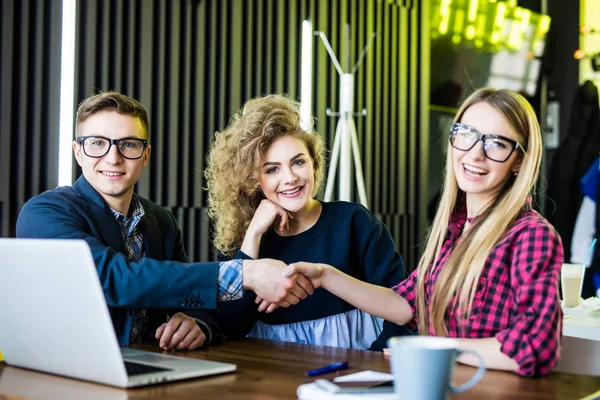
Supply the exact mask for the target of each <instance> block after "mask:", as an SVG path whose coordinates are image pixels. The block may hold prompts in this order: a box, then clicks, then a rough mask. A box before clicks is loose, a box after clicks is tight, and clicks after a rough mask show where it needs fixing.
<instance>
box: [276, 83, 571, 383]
mask: <svg viewBox="0 0 600 400" xmlns="http://www.w3.org/2000/svg"><path fill="white" fill-rule="evenodd" d="M541 158H542V138H541V134H540V128H539V125H538V122H537V119H536V116H535V113H534V111H533V109H532V108H531V106H530V105H529V103H528V102H527V101H526V100H525V99H524V98H523V97H522V96H520V95H519V94H517V93H515V92H511V91H508V90H494V89H480V90H478V91H476V92H475V93H474V94H473V95H471V96H470V97H469V98H468V99H467V100H466V102H465V103H464V104H463V105H462V107H461V108H460V110H459V111H458V113H457V115H456V118H455V123H454V124H453V125H452V128H451V131H450V140H449V146H448V154H447V158H446V178H445V183H444V189H443V193H442V197H441V200H440V205H439V207H438V210H437V214H436V217H435V219H434V222H433V226H432V228H431V231H430V233H429V238H428V241H427V246H426V248H425V252H424V254H423V256H422V258H421V260H420V262H419V265H418V268H417V269H416V270H415V271H414V272H413V273H412V274H411V275H410V276H409V277H408V278H407V279H406V280H405V281H403V282H401V283H400V284H398V285H397V286H395V287H394V288H392V289H391V290H390V289H386V288H382V287H377V286H374V285H368V284H365V283H362V282H359V281H357V280H355V279H352V278H351V277H348V276H346V275H344V274H341V273H340V272H339V271H337V270H336V269H335V268H332V267H330V266H328V265H323V264H309V263H296V264H294V265H291V266H289V269H288V271H289V273H294V272H300V273H303V274H304V275H305V276H306V277H308V278H309V279H311V280H312V281H313V285H315V287H317V286H320V287H322V288H325V289H327V290H328V291H330V292H331V293H333V294H335V295H337V296H340V297H341V298H343V299H344V300H346V301H348V302H349V303H350V304H353V305H354V306H356V307H358V308H360V309H362V310H365V311H366V312H369V313H371V314H373V315H377V316H380V317H382V318H385V319H386V320H389V321H393V322H395V323H397V324H401V325H402V324H413V325H416V326H418V329H419V332H420V333H421V334H429V335H437V336H450V337H455V338H459V342H460V345H461V346H462V348H463V349H471V350H476V351H478V352H479V353H480V354H481V355H482V356H483V357H484V359H485V364H486V366H487V367H488V368H493V369H503V370H510V371H515V372H516V373H517V374H519V375H524V376H532V375H538V374H546V373H548V372H549V371H550V370H551V369H552V367H553V366H554V365H555V364H556V361H557V359H558V356H559V353H560V345H559V338H560V334H561V322H562V316H561V308H560V303H559V300H558V293H557V288H558V279H559V271H560V266H561V264H562V261H563V251H562V244H561V241H560V237H559V236H558V234H557V233H556V232H555V230H554V228H553V227H552V226H551V225H550V224H549V223H548V222H547V221H546V220H545V219H544V218H543V217H542V216H541V215H540V214H538V213H537V212H535V211H534V210H532V208H531V201H530V199H531V197H530V196H531V194H532V192H533V190H534V188H535V184H536V181H537V178H538V173H539V168H540V162H541ZM270 307H271V306H270ZM460 361H462V362H464V363H466V364H475V363H477V361H476V360H475V359H473V358H469V357H467V356H465V357H464V358H462V359H461V360H460Z"/></svg>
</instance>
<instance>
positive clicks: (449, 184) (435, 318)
mask: <svg viewBox="0 0 600 400" xmlns="http://www.w3.org/2000/svg"><path fill="white" fill-rule="evenodd" d="M479 102H485V103H487V104H489V105H490V106H492V107H493V108H494V109H496V110H497V111H498V112H500V113H501V114H502V115H503V116H504V118H505V119H506V121H507V122H508V124H509V125H510V127H511V128H512V130H513V132H514V133H515V135H516V139H515V140H516V141H517V142H518V143H519V148H520V149H521V150H520V151H521V152H522V162H521V168H520V171H519V174H518V175H517V176H516V177H511V178H510V179H509V180H508V181H507V182H506V184H505V185H504V187H502V188H501V190H500V192H499V194H498V196H497V197H496V199H495V200H494V201H493V202H492V204H490V205H489V206H488V207H487V208H486V209H485V211H484V212H483V213H482V214H481V215H480V216H479V217H478V218H477V219H476V220H475V222H474V224H473V226H472V227H471V229H470V230H469V231H468V232H467V233H466V235H465V237H463V238H462V239H461V241H460V242H459V243H458V244H457V245H456V246H455V248H454V249H453V251H452V254H451V255H450V257H449V258H448V261H447V262H446V264H445V266H444V268H443V269H442V271H441V272H440V274H439V276H438V278H437V280H436V282H435V286H434V291H433V297H432V299H431V305H430V309H431V316H429V315H428V311H427V304H426V292H425V278H426V276H427V274H428V273H430V271H431V269H432V268H433V264H434V262H436V260H438V258H439V256H440V251H441V248H442V245H443V243H444V240H445V238H446V234H447V231H448V223H449V221H450V217H451V215H452V213H453V212H455V211H457V210H459V209H460V208H462V207H464V206H465V193H464V192H463V191H461V190H460V189H459V187H458V183H457V181H456V177H455V175H454V168H453V163H452V151H454V150H453V149H452V148H450V147H448V151H447V155H446V172H445V174H446V176H445V180H444V186H443V191H442V195H441V199H440V204H439V206H438V209H437V212H436V215H435V218H434V221H433V225H432V227H431V230H430V232H429V237H428V239H427V245H426V247H425V252H424V254H423V256H422V257H421V260H420V262H419V266H418V268H419V272H418V285H417V312H418V316H419V317H418V321H419V332H420V333H422V334H428V333H429V328H430V327H429V317H431V324H432V325H433V331H434V333H435V334H436V335H442V336H445V335H447V333H448V332H447V327H446V320H445V317H446V312H447V310H448V308H449V307H457V308H458V309H459V310H460V311H461V312H460V315H462V316H463V317H464V318H468V316H469V315H470V311H471V309H472V304H473V299H474V297H475V292H476V289H477V284H478V282H479V279H480V276H481V272H482V270H483V267H484V265H485V261H486V259H487V257H488V255H489V254H490V252H491V251H492V249H493V248H494V247H495V246H496V245H497V244H498V243H499V241H500V240H501V239H502V237H503V236H504V234H505V233H506V231H507V230H508V228H509V227H510V225H511V224H512V223H513V222H514V221H515V220H516V219H517V217H518V215H519V214H520V213H521V210H522V208H523V206H524V205H525V204H527V201H528V197H529V196H530V195H532V194H533V192H534V190H535V183H536V181H537V178H538V175H539V169H540V163H541V159H542V136H541V132H540V127H539V124H538V121H537V118H536V115H535V112H534V111H533V108H532V107H531V105H530V104H529V102H527V100H525V98H523V96H521V95H519V94H518V93H515V92H513V91H510V90H496V89H491V88H483V89H479V90H477V91H476V92H475V93H473V94H472V95H471V96H469V98H468V99H467V100H466V101H465V102H464V103H463V105H462V106H461V108H460V109H459V110H458V113H457V114H456V117H455V119H454V121H460V120H461V118H462V116H463V114H464V113H465V111H466V110H467V109H468V108H469V107H471V106H472V105H473V104H476V103H479ZM517 151H518V150H517ZM517 154H518V153H517ZM513 157H514V155H513ZM456 296H458V302H456V301H455V298H456Z"/></svg>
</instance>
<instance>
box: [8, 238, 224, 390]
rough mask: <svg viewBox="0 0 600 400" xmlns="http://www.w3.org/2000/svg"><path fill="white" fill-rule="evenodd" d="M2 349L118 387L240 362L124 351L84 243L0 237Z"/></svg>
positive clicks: (14, 360)
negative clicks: (230, 362) (229, 362)
mask: <svg viewBox="0 0 600 400" xmlns="http://www.w3.org/2000/svg"><path fill="white" fill-rule="evenodd" d="M0 349H1V350H2V353H3V355H4V358H5V361H6V363H7V364H9V365H12V366H15V367H24V368H29V369H34V370H38V371H43V372H49V373H52V374H56V375H64V376H69V377H73V378H78V379H84V380H88V381H93V382H99V383H103V384H107V385H112V386H118V387H134V386H143V385H150V384H155V383H161V382H167V381H173V380H179V379H187V378H193V377H199V376H206V375H214V374H221V373H225V372H231V371H235V369H236V366H235V364H228V363H222V362H214V361H207V360H197V359H192V358H184V357H176V356H171V355H163V354H159V353H151V352H146V351H140V350H133V349H127V348H123V349H121V348H119V344H118V342H117V338H116V335H115V331H114V328H113V325H112V321H111V319H110V315H109V312H108V307H107V305H106V301H105V299H104V294H103V292H102V288H101V286H100V281H99V279H98V274H97V272H96V267H95V264H94V260H93V258H92V254H91V252H90V249H89V247H88V245H87V243H86V242H84V241H83V240H54V239H0ZM128 371H129V372H128Z"/></svg>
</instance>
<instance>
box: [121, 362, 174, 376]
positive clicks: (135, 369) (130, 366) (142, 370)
mask: <svg viewBox="0 0 600 400" xmlns="http://www.w3.org/2000/svg"><path fill="white" fill-rule="evenodd" d="M124 363H125V369H127V375H128V376H134V375H141V374H149V373H152V372H160V371H172V370H171V369H169V368H159V367H152V366H150V365H144V364H136V363H132V362H129V361H124Z"/></svg>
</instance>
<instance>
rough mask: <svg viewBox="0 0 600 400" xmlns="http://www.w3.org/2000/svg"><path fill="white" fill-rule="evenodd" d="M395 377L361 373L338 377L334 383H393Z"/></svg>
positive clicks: (384, 374)
mask: <svg viewBox="0 0 600 400" xmlns="http://www.w3.org/2000/svg"><path fill="white" fill-rule="evenodd" d="M392 380H394V375H392V374H388V373H385V372H378V371H372V370H367V371H360V372H356V373H354V374H349V375H344V376H338V377H336V378H334V379H333V381H334V382H377V381H392Z"/></svg>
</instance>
